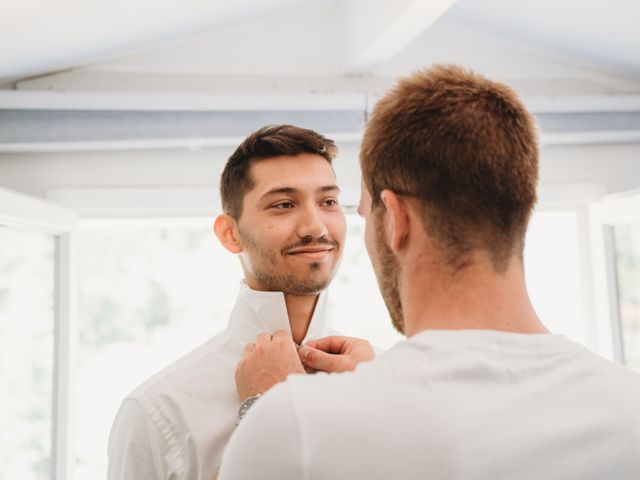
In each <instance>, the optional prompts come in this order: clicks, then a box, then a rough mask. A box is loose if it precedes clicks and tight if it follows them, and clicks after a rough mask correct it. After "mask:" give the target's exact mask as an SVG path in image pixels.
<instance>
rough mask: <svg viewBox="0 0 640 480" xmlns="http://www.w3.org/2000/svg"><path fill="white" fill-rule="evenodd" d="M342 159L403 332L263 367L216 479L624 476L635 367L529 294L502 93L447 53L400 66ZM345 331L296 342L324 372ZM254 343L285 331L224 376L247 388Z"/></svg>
mask: <svg viewBox="0 0 640 480" xmlns="http://www.w3.org/2000/svg"><path fill="white" fill-rule="evenodd" d="M360 164H361V169H362V179H363V186H362V196H361V202H360V206H359V213H360V214H361V215H362V216H363V217H364V218H365V220H366V228H365V241H366V246H367V250H368V252H369V255H370V257H371V260H372V263H373V265H374V270H375V272H376V275H377V278H378V283H379V286H380V290H381V292H382V294H383V297H384V299H385V303H386V305H387V307H388V309H389V312H390V314H391V318H392V321H393V324H394V325H395V326H396V328H397V329H398V330H400V331H401V332H403V333H404V334H406V335H407V337H408V339H407V341H404V342H400V343H398V344H397V345H396V346H394V347H393V348H392V349H390V350H388V351H387V352H386V353H385V354H383V355H380V356H378V358H377V359H376V360H375V361H373V362H369V363H367V364H361V365H358V367H357V368H356V369H355V371H352V372H347V373H342V374H335V373H334V374H330V375H326V374H318V375H314V376H302V375H292V376H290V377H289V378H288V379H287V380H286V381H285V382H282V383H279V384H277V385H276V386H275V387H274V388H272V389H271V390H270V391H269V392H268V393H267V394H266V395H264V396H263V397H261V398H259V399H258V400H257V401H256V402H255V403H254V404H253V406H252V407H251V410H250V411H249V412H248V414H247V416H246V417H245V419H244V420H243V421H242V423H241V424H240V425H239V427H238V429H237V430H236V432H235V433H234V435H233V436H232V438H231V440H230V442H229V444H228V445H227V448H226V450H225V453H224V456H223V462H222V467H221V470H220V477H219V478H220V479H221V480H228V479H234V480H243V479H253V478H265V479H266V478H268V479H279V480H286V479H294V478H296V479H299V478H310V479H311V478H313V479H332V480H335V479H354V478H366V479H373V480H375V479H390V478H399V479H407V480H411V479H418V478H420V479H422V478H435V479H492V480H495V479H532V480H533V479H535V480H539V479H545V480H549V479H581V480H584V479H593V480H596V479H597V480H602V479H632V478H634V479H635V478H640V411H639V410H638V405H640V377H639V376H638V375H637V374H636V373H633V372H631V371H630V370H627V369H626V368H624V367H622V366H620V365H617V364H614V363H611V362H609V361H607V360H604V359H602V358H600V357H598V356H597V355H595V354H593V353H591V352H589V351H587V350H586V349H585V348H583V347H582V346H580V345H578V344H575V343H573V342H571V341H569V340H568V339H566V338H565V337H563V336H559V335H552V334H550V333H549V332H548V331H547V330H546V328H545V327H544V325H543V324H542V323H541V321H540V320H539V319H538V317H537V316H536V313H535V312H534V309H533V308H532V305H531V303H530V301H529V297H528V294H527V290H526V286H525V281H524V272H523V259H522V256H523V247H524V239H525V232H526V228H527V223H528V221H529V218H530V215H531V212H532V210H533V207H534V203H535V200H536V183H537V177H538V147H537V139H536V131H535V125H534V121H533V118H532V116H531V115H530V114H529V113H528V112H527V111H526V109H525V108H524V106H523V105H522V103H521V101H520V100H519V99H518V97H517V95H516V94H515V93H514V92H513V91H512V90H511V89H510V88H508V87H506V86H505V85H502V84H500V83H496V82H493V81H490V80H488V79H486V78H484V77H482V76H480V75H477V74H475V73H472V72H470V71H468V70H464V69H461V68H459V67H455V66H435V67H432V68H429V69H426V70H423V71H421V72H418V73H416V74H414V75H411V76H409V77H407V78H404V79H402V80H400V81H399V83H398V84H397V86H396V87H395V88H394V89H392V90H391V91H390V92H389V93H387V94H386V95H385V96H384V97H383V98H382V99H381V100H380V101H379V102H378V104H377V105H376V107H375V109H374V111H373V115H372V116H371V118H370V120H369V122H368V124H367V126H366V131H365V134H364V139H363V143H362V149H361V153H360ZM358 343H363V341H359V340H358V339H353V338H351V339H346V338H344V337H334V338H332V339H328V340H321V341H318V342H310V345H309V346H306V347H303V348H301V349H300V350H299V351H298V352H297V354H298V355H299V359H300V360H302V362H304V363H305V364H306V365H308V366H312V367H314V368H316V369H321V370H326V371H333V370H335V369H336V366H338V367H340V368H341V367H344V365H345V364H349V363H351V364H355V363H357V362H358V360H359V357H358V355H357V354H353V353H350V349H352V348H353V345H355V344H358ZM314 347H315V348H314ZM292 351H293V352H294V353H291V352H292ZM256 359H260V360H261V361H267V360H268V361H269V363H270V364H279V365H285V366H289V367H288V368H290V369H291V371H295V370H296V369H299V367H298V358H296V355H295V350H294V349H291V348H290V347H289V346H283V345H282V343H280V344H278V343H275V342H258V343H256V344H255V345H249V346H248V347H247V349H246V352H245V355H244V356H243V359H242V360H241V362H240V363H239V365H238V370H237V372H236V379H237V382H238V391H240V392H250V393H263V392H264V391H261V390H260V388H261V387H262V386H263V385H264V384H265V382H264V377H265V375H268V372H267V371H266V370H265V369H264V367H263V365H262V364H260V363H258V362H256ZM256 377H257V378H261V384H260V385H258V384H255V383H254V382H253V379H254V378H256ZM276 383H277V381H275V380H274V382H273V384H276Z"/></svg>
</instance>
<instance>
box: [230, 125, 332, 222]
mask: <svg viewBox="0 0 640 480" xmlns="http://www.w3.org/2000/svg"><path fill="white" fill-rule="evenodd" d="M303 153H315V154H317V155H320V156H322V157H324V158H325V159H326V160H327V161H328V162H329V163H332V161H333V159H334V158H335V157H336V155H337V154H338V148H337V147H336V144H335V143H334V141H333V140H330V139H328V138H326V137H324V136H322V135H320V134H319V133H317V132H314V131H313V130H308V129H306V128H300V127H296V126H293V125H269V126H266V127H263V128H261V129H260V130H258V131H256V132H253V133H252V134H251V135H249V136H248V137H247V138H246V139H245V140H244V141H243V142H242V143H241V144H240V145H239V146H238V148H236V151H235V152H233V154H232V155H231V156H230V157H229V160H227V164H226V165H225V167H224V171H223V172H222V178H221V180H220V197H221V199H222V208H223V210H224V211H225V212H226V213H228V214H229V215H231V216H232V217H233V218H235V219H238V218H240V216H241V215H242V202H243V200H244V196H245V195H246V193H247V192H248V191H249V190H251V189H252V188H253V186H254V183H253V179H252V178H251V175H250V166H251V162H252V161H255V160H259V159H266V158H274V157H280V156H283V155H300V154H303Z"/></svg>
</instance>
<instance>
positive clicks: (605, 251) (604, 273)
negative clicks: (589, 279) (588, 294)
mask: <svg viewBox="0 0 640 480" xmlns="http://www.w3.org/2000/svg"><path fill="white" fill-rule="evenodd" d="M589 218H590V223H591V231H590V237H591V242H592V245H593V248H592V263H593V268H594V278H593V281H594V303H595V309H596V316H597V319H598V322H597V329H598V339H599V341H600V344H601V348H602V349H603V350H604V351H605V356H607V357H608V358H610V359H613V360H615V361H616V362H619V363H623V364H624V348H623V345H624V342H623V333H622V325H621V318H620V304H619V286H618V278H617V269H616V251H615V243H614V237H613V235H614V228H615V227H616V226H620V225H628V224H631V223H640V190H633V191H629V192H623V193H619V194H615V195H609V196H607V197H604V198H603V199H602V200H601V201H599V202H597V203H594V204H593V205H591V207H590V209H589Z"/></svg>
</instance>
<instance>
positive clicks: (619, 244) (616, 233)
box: [613, 223, 640, 371]
mask: <svg viewBox="0 0 640 480" xmlns="http://www.w3.org/2000/svg"><path fill="white" fill-rule="evenodd" d="M613 238H614V252H615V271H616V285H617V290H618V295H617V302H618V315H619V319H620V335H621V337H622V338H621V341H622V342H621V343H622V360H623V361H624V363H625V364H626V365H627V366H629V367H630V368H633V369H634V370H638V371H640V223H633V224H626V225H617V226H615V227H613Z"/></svg>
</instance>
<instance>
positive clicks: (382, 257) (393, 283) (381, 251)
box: [371, 216, 405, 335]
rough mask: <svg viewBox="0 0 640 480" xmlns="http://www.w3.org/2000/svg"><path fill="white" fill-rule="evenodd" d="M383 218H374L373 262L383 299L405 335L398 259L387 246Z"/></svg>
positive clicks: (395, 324) (395, 325)
mask: <svg viewBox="0 0 640 480" xmlns="http://www.w3.org/2000/svg"><path fill="white" fill-rule="evenodd" d="M381 220H382V219H381V216H380V217H379V216H376V218H375V220H374V221H375V257H376V258H375V259H373V258H372V259H371V260H372V262H371V263H372V264H373V270H374V271H375V273H376V278H377V280H378V286H379V287H380V293H381V294H382V299H383V300H384V303H385V305H386V306H387V310H388V311H389V315H390V316H391V323H392V324H393V327H394V328H395V329H396V330H397V331H398V332H400V333H401V334H403V335H404V334H405V332H404V316H403V314H402V302H401V301H400V290H399V288H398V277H399V275H398V271H399V267H398V261H397V260H396V257H395V255H394V254H393V252H392V251H391V249H390V248H389V247H388V246H387V243H386V241H385V238H384V228H383V226H382V221H381Z"/></svg>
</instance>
